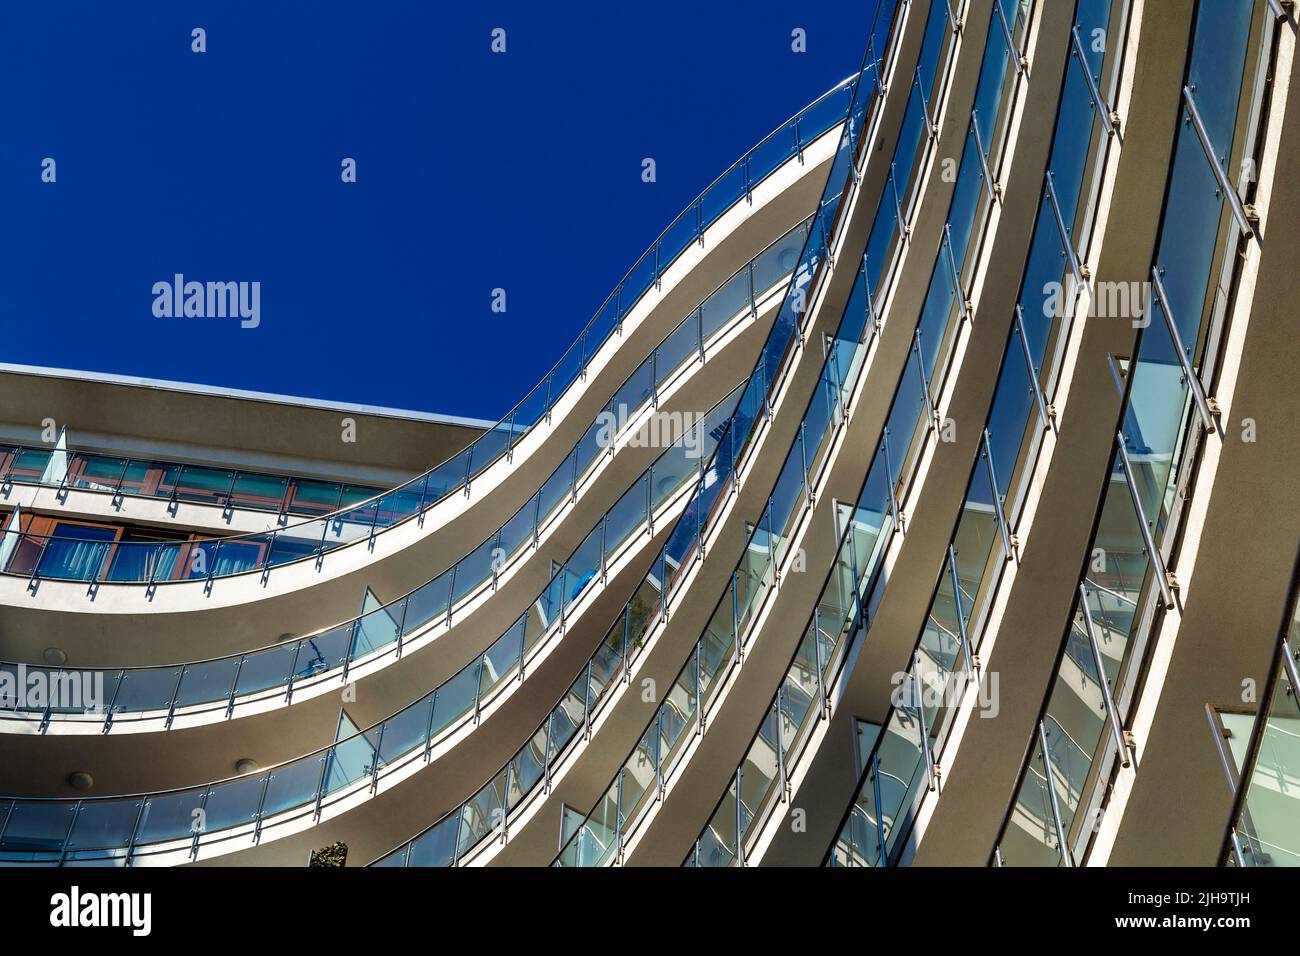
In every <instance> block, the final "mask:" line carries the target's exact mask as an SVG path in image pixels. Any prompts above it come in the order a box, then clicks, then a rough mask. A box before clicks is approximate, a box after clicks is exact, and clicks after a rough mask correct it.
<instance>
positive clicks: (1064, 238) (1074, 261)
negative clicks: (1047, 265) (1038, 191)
mask: <svg viewBox="0 0 1300 956" xmlns="http://www.w3.org/2000/svg"><path fill="white" fill-rule="evenodd" d="M1054 181H1055V177H1054V176H1053V175H1052V172H1051V170H1048V172H1047V176H1046V183H1047V201H1048V204H1049V205H1050V206H1051V207H1052V218H1053V219H1054V220H1055V221H1056V231H1057V233H1058V234H1059V235H1060V239H1061V247H1062V248H1063V249H1065V255H1066V258H1067V259H1069V261H1070V271H1071V272H1072V273H1073V274H1074V281H1075V284H1076V285H1077V286H1078V287H1079V289H1083V288H1085V287H1086V286H1087V284H1088V280H1089V279H1090V278H1092V274H1091V273H1090V272H1089V271H1088V267H1087V266H1085V265H1084V264H1083V263H1081V262H1080V261H1079V257H1078V256H1077V255H1076V254H1075V252H1074V243H1073V242H1071V241H1070V233H1069V232H1068V231H1067V230H1066V228H1065V216H1063V215H1062V214H1061V204H1060V203H1059V202H1057V199H1056V186H1055V185H1054ZM1073 306H1074V303H1073V301H1072V302H1071V303H1070V307H1071V309H1072V308H1073Z"/></svg>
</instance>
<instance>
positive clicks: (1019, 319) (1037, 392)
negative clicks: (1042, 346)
mask: <svg viewBox="0 0 1300 956" xmlns="http://www.w3.org/2000/svg"><path fill="white" fill-rule="evenodd" d="M1015 325H1016V338H1018V339H1020V348H1021V350H1022V351H1023V352H1024V355H1025V369H1026V371H1028V372H1029V382H1030V384H1031V385H1032V386H1033V389H1034V404H1035V405H1037V406H1038V418H1039V420H1040V421H1041V422H1042V423H1043V427H1044V428H1051V427H1053V426H1054V425H1055V424H1056V406H1054V405H1048V404H1047V400H1046V399H1045V398H1044V397H1043V390H1042V388H1041V387H1040V386H1039V384H1038V371H1037V369H1035V368H1034V355H1033V351H1032V350H1031V349H1030V348H1029V336H1028V335H1027V334H1026V333H1025V314H1024V312H1023V311H1022V310H1021V308H1020V304H1019V303H1017V304H1016V319H1015ZM1108 357H1109V356H1108ZM1123 391H1124V390H1123V388H1122V387H1121V388H1120V394H1123Z"/></svg>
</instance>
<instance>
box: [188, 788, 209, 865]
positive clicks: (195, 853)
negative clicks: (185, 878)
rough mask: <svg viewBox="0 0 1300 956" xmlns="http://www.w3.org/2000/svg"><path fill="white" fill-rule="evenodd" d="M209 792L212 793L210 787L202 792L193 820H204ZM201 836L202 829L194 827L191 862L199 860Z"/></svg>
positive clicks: (191, 842) (191, 840)
mask: <svg viewBox="0 0 1300 956" xmlns="http://www.w3.org/2000/svg"><path fill="white" fill-rule="evenodd" d="M211 792H212V788H211V787H207V788H205V789H204V791H203V797H202V799H200V800H199V805H198V810H199V812H198V813H197V814H195V815H194V816H195V819H198V820H202V819H204V814H205V813H206V811H207V807H208V794H210V793H211ZM201 836H203V828H202V827H195V828H194V836H193V837H192V838H191V839H190V859H191V860H197V859H198V858H199V838H200V837H201Z"/></svg>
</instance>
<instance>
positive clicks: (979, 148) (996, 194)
mask: <svg viewBox="0 0 1300 956" xmlns="http://www.w3.org/2000/svg"><path fill="white" fill-rule="evenodd" d="M979 112H980V111H979V110H971V111H970V129H971V132H972V133H974V134H975V152H976V153H977V154H978V155H979V158H980V175H981V176H982V177H983V178H984V185H985V186H986V187H987V188H988V191H989V198H991V199H992V200H993V201H994V202H1001V201H1002V186H1001V185H999V184H998V183H995V182H994V181H993V173H992V172H991V171H990V170H989V157H988V153H986V152H985V151H984V137H983V136H981V135H980V124H979V123H978V122H977V121H976V117H978V116H979Z"/></svg>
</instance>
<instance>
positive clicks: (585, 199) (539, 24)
mask: <svg viewBox="0 0 1300 956" xmlns="http://www.w3.org/2000/svg"><path fill="white" fill-rule="evenodd" d="M870 7H871V4H868V3H846V2H837V3H798V4H796V3H792V2H789V3H768V2H751V3H720V2H711V3H702V2H699V0H692V2H679V0H662V2H658V3H655V4H638V3H618V4H614V3H584V4H562V3H557V4H544V3H537V2H535V0H534V2H531V3H462V4H448V3H443V2H398V0H373V2H361V3H355V2H350V3H336V2H333V0H319V2H306V0H303V2H289V0H222V2H220V3H216V2H188V0H148V2H145V0H130V2H126V0H123V2H115V3H105V2H101V0H80V2H60V0H49V2H46V3H42V4H34V3H33V4H18V3H7V4H4V5H3V7H0V83H2V84H3V89H4V91H5V93H4V95H3V96H2V97H0V129H3V130H4V134H3V136H0V215H2V216H3V217H4V220H5V227H4V229H3V230H2V231H0V263H3V265H2V266H0V360H3V361H5V362H15V363H24V364H32V365H47V366H59V367H65V368H76V369H87V370H92V371H101V372H113V373H120V374H128V375H142V376H149V377H153V378H166V379H174V380H179V381H187V382H198V383H203V384H209V385H219V386H225V387H231V388H246V389H256V390H262V391H272V392H282V393H288V394H294V395H303V396H308V397H315V398H324V399H334V400H338V401H349V402H361V403H368V404H375V405H388V406H397V407H405V408H413V409H420V410H425V411H433V412H443V413H447V414H459V415H470V416H475V417H483V418H495V417H497V416H498V415H500V414H501V413H503V412H505V411H507V410H508V409H509V408H510V406H511V405H513V404H514V403H515V402H516V401H517V400H518V399H519V398H520V397H522V396H523V395H524V393H525V392H526V391H527V390H528V389H529V388H530V387H531V386H532V385H533V384H534V383H535V382H536V381H537V380H538V379H539V378H540V377H541V376H542V375H543V374H545V372H546V371H547V369H548V368H549V367H550V366H551V365H552V364H553V363H554V362H555V361H556V360H557V359H558V358H559V357H560V354H561V353H562V351H563V349H564V348H565V347H566V346H567V345H568V343H569V342H570V341H571V340H572V339H573V337H574V336H575V335H576V334H577V333H578V331H579V330H580V329H581V328H582V326H583V325H584V324H585V323H586V322H587V320H588V319H589V318H590V317H591V315H592V313H593V312H594V311H595V309H596V308H597V307H598V306H599V305H600V303H601V302H602V301H603V299H604V298H605V296H606V295H607V294H608V293H609V292H610V290H611V289H612V288H613V287H614V285H615V283H616V282H617V281H618V279H619V278H620V277H621V276H622V275H623V273H624V272H625V271H626V270H627V269H628V267H629V266H631V265H632V263H633V262H634V261H635V259H636V258H637V256H638V255H640V253H641V252H642V251H643V250H644V248H645V247H646V246H647V245H648V244H649V242H650V241H651V240H652V239H653V238H654V237H655V235H657V234H658V232H659V231H660V230H661V229H662V228H663V227H664V226H665V225H667V224H668V222H669V221H670V220H671V219H672V218H673V217H674V216H675V215H676V214H677V213H678V212H679V211H680V210H681V209H682V208H683V207H684V206H685V205H686V204H687V203H689V202H690V201H691V200H692V199H693V198H694V197H695V195H696V194H697V193H698V192H699V191H700V190H701V189H702V188H703V187H704V186H706V185H708V183H709V182H711V181H712V180H713V179H714V178H715V177H716V176H717V175H718V174H719V173H721V172H722V171H723V170H724V169H725V168H726V167H727V166H728V165H729V164H730V163H731V162H732V161H734V160H735V159H736V158H738V157H739V156H740V155H741V154H742V153H744V152H745V150H747V149H748V148H749V147H750V146H752V145H753V144H754V143H755V142H756V141H757V140H758V139H759V138H760V137H761V136H763V135H764V134H765V133H767V132H768V131H770V130H771V129H772V128H773V127H774V126H776V125H777V124H779V123H781V122H782V121H784V120H785V119H786V118H787V117H789V116H790V115H791V114H792V113H794V112H796V111H797V110H798V109H799V108H800V107H801V106H803V105H804V104H806V103H807V102H809V101H810V100H812V99H813V98H815V97H816V96H817V95H818V94H819V93H821V92H822V91H824V90H825V89H826V88H828V87H830V86H831V85H832V84H834V83H835V82H837V81H838V80H840V79H842V78H843V77H845V76H847V75H849V74H850V73H851V72H852V71H853V70H854V69H856V68H857V66H858V63H859V60H860V58H861V55H862V48H863V45H864V43H865V34H866V29H867V24H868V17H869V15H870ZM195 27H202V28H203V29H204V30H205V31H206V43H207V51H206V52H205V53H201V54H199V53H194V52H192V51H191V31H192V29H193V28H195ZM496 27H500V28H503V29H504V30H505V31H506V53H504V54H494V53H492V52H491V49H490V45H491V40H492V37H491V31H492V30H493V29H494V28H496ZM796 27H798V28H802V29H804V30H805V31H806V33H807V52H806V53H794V52H792V50H791V31H792V30H793V29H795V28H796ZM46 157H49V158H53V159H54V160H55V163H56V166H55V171H56V175H57V179H56V181H55V182H54V183H44V182H42V181H41V179H42V162H43V160H44V159H45V158H46ZM344 157H352V158H354V159H355V160H356V163H357V182H356V183H349V184H345V183H343V182H342V181H341V178H340V163H341V161H342V159H343V158H344ZM645 157H653V158H654V160H655V162H656V166H657V181H656V182H654V183H644V182H642V180H641V161H642V159H643V158H645ZM178 272H179V273H183V274H184V275H185V276H186V278H187V279H197V280H200V281H206V280H212V281H258V282H260V283H261V309H260V318H261V321H260V324H259V325H258V327H257V328H255V329H244V328H241V327H240V324H239V322H238V321H237V320H230V319H192V318H191V319H184V318H157V317H155V316H154V314H153V301H154V299H153V293H152V291H151V290H152V287H153V285H154V283H156V282H159V281H163V280H170V279H171V278H172V276H173V275H174V274H175V273H178ZM495 288H504V289H505V290H506V297H507V298H506V302H507V311H506V312H505V313H504V314H498V313H494V312H493V311H492V310H491V297H492V290H493V289H495Z"/></svg>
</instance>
